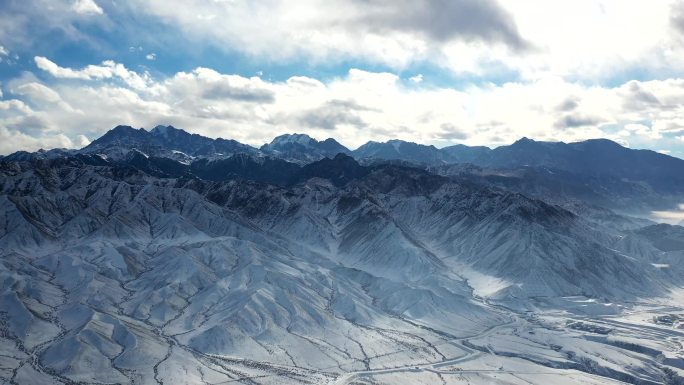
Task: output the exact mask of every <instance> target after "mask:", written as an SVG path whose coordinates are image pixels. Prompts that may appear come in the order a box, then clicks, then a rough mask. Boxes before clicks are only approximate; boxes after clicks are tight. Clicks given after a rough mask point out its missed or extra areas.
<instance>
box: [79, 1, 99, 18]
mask: <svg viewBox="0 0 684 385" xmlns="http://www.w3.org/2000/svg"><path fill="white" fill-rule="evenodd" d="M71 9H73V10H74V11H75V12H76V13H79V14H82V15H102V13H103V11H102V8H100V6H99V5H97V3H95V1H93V0H76V1H74V4H73V5H72V6H71Z"/></svg>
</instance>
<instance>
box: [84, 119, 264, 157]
mask: <svg viewBox="0 0 684 385" xmlns="http://www.w3.org/2000/svg"><path fill="white" fill-rule="evenodd" d="M133 149H136V150H138V151H140V152H142V153H144V154H145V155H148V156H157V157H168V158H173V159H177V160H183V161H187V160H189V159H192V158H194V157H199V156H205V157H206V156H230V155H233V154H242V153H245V154H256V153H257V152H258V150H257V149H255V148H253V147H251V146H248V145H246V144H242V143H240V142H237V141H235V140H232V139H222V138H218V139H211V138H207V137H205V136H201V135H198V134H190V133H188V132H187V131H185V130H182V129H178V128H175V127H173V126H156V127H155V128H153V129H152V130H150V131H147V130H145V129H144V128H140V129H135V128H132V127H130V126H117V127H114V128H113V129H111V130H109V131H108V132H106V133H105V134H104V135H103V136H101V137H100V138H98V139H96V140H94V141H93V142H92V143H90V144H89V145H88V146H86V147H84V148H83V149H81V150H80V151H79V152H80V153H83V154H103V155H106V156H107V157H108V158H112V159H115V160H120V159H124V158H125V157H126V155H127V154H128V152H129V151H131V150H133Z"/></svg>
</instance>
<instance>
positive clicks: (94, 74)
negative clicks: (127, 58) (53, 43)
mask: <svg viewBox="0 0 684 385" xmlns="http://www.w3.org/2000/svg"><path fill="white" fill-rule="evenodd" d="M34 61H35V63H36V66H37V67H38V68H40V69H41V70H43V71H45V72H47V73H49V74H50V75H52V76H54V77H56V78H63V79H81V80H94V79H112V78H118V79H120V80H122V81H123V82H124V83H126V84H127V85H128V86H130V87H131V88H135V89H139V90H140V89H144V88H146V87H147V85H148V83H149V82H150V78H149V75H148V74H147V73H143V74H138V73H136V72H134V71H130V70H128V69H127V68H126V67H124V66H123V64H119V63H115V62H114V61H111V60H105V61H103V62H102V64H101V65H88V66H86V67H85V68H82V69H72V68H65V67H60V66H58V65H57V64H55V63H54V62H52V61H51V60H50V59H48V58H45V57H42V56H36V57H35V58H34Z"/></svg>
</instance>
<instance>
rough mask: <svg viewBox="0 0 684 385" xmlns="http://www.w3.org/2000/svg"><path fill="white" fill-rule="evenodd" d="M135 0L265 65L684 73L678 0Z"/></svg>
mask: <svg viewBox="0 0 684 385" xmlns="http://www.w3.org/2000/svg"><path fill="white" fill-rule="evenodd" d="M132 1H133V3H134V4H135V6H136V7H137V8H136V9H139V10H140V11H141V12H144V13H147V14H149V15H152V16H153V17H155V18H158V19H159V20H161V21H162V22H165V23H167V24H168V25H170V26H172V27H173V28H179V29H181V30H182V31H184V32H185V33H186V35H187V36H190V37H191V38H193V39H196V40H197V41H198V42H203V41H206V40H212V41H221V42H224V44H222V46H224V47H226V49H228V50H231V51H234V50H238V51H241V52H242V53H244V54H246V55H248V56H253V57H259V58H262V59H266V60H290V59H295V60H300V59H301V57H302V56H303V57H306V58H307V59H308V60H309V61H311V62H313V63H314V64H316V63H322V62H325V63H327V64H329V63H330V62H334V61H341V60H343V59H348V58H354V59H360V60H366V61H371V62H377V63H382V64H385V65H388V66H390V67H391V68H395V69H402V68H406V67H407V66H410V65H411V64H412V63H416V62H429V63H431V64H436V65H437V66H440V67H444V68H446V69H448V70H450V71H453V72H455V73H473V74H477V75H482V76H487V75H499V74H501V73H502V71H504V73H508V72H509V71H516V72H518V73H519V74H520V75H521V77H522V78H524V79H532V80H534V79H540V78H542V77H544V76H561V77H564V78H572V79H575V78H582V79H603V78H611V77H615V76H619V71H623V70H624V71H634V70H637V69H640V70H643V71H659V72H666V73H668V74H672V73H681V72H682V71H684V62H683V61H682V60H680V58H681V57H682V56H683V55H684V45H683V44H681V43H682V38H681V36H682V34H681V31H680V29H681V30H684V27H681V28H679V27H680V24H681V23H679V22H676V21H672V22H671V19H672V14H673V7H675V6H676V4H678V2H677V1H672V0H655V1H652V2H649V3H648V4H647V5H646V4H644V2H643V1H641V0H577V1H572V2H553V1H551V2H550V1H548V0H507V1H500V2H496V1H493V0H486V1H464V0H454V1H448V2H436V1H428V0H422V1H421V0H418V1H408V0H396V1H389V0H377V1H373V2H368V1H362V0H351V1H341V0H338V1H330V0H325V1H324V0H302V1H296V2H292V1H285V0H272V1H268V2H265V3H263V2H262V3H258V2H257V3H255V2H251V1H248V0H235V1H229V2H228V1H226V2H217V1H201V0H189V1H185V2H182V3H179V4H176V5H174V6H169V5H168V2H167V1H165V0H145V1H143V0H132ZM331 9H334V12H331ZM198 20H201V22H198ZM673 20H674V19H673ZM677 20H679V19H677ZM673 24H674V26H673ZM616 69H617V70H618V73H617V74H616Z"/></svg>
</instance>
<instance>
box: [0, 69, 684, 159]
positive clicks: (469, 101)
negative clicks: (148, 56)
mask: <svg viewBox="0 0 684 385" xmlns="http://www.w3.org/2000/svg"><path fill="white" fill-rule="evenodd" d="M36 63H37V64H38V66H39V67H40V68H42V69H43V70H45V71H46V72H48V73H50V74H52V75H53V76H54V78H53V79H52V81H51V82H50V83H49V87H48V86H47V85H43V84H39V83H38V82H37V81H36V80H35V79H34V78H27V79H26V80H22V79H18V80H16V81H15V82H14V83H11V84H12V86H11V89H12V90H16V91H17V93H16V94H17V97H18V99H11V100H3V101H1V102H0V126H2V127H5V129H6V130H9V131H10V132H13V131H17V132H24V133H26V132H28V131H26V129H25V127H35V129H34V130H33V131H32V132H38V133H39V134H40V135H42V134H41V133H42V132H50V133H51V135H52V133H57V132H59V133H63V134H64V135H66V136H67V137H69V138H72V139H71V140H72V142H74V143H76V144H80V143H82V142H83V141H82V140H81V139H82V138H79V137H78V135H86V136H88V137H90V138H95V137H97V136H99V135H101V134H102V133H103V132H104V131H106V130H107V129H109V128H111V127H113V126H115V125H117V124H131V125H134V126H137V127H153V126H155V125H157V124H161V123H170V124H173V125H176V126H178V127H183V128H186V129H188V130H190V131H193V132H196V133H200V134H203V135H207V136H211V137H219V136H221V137H224V138H234V139H236V140H239V141H242V142H246V143H249V144H252V145H260V144H262V143H264V142H267V141H270V140H271V139H272V138H273V137H274V136H276V135H279V134H283V133H288V132H293V131H298V132H306V133H309V134H310V135H313V136H315V137H318V138H321V139H324V138H327V137H331V136H332V137H336V138H338V139H339V140H340V141H341V142H342V143H344V144H346V145H348V146H350V147H356V146H359V145H361V144H363V143H364V142H366V141H368V140H381V141H384V140H388V139H391V138H399V139H405V140H411V141H416V142H420V143H431V144H435V145H448V144H452V143H454V141H457V142H461V143H465V144H469V145H490V146H492V145H501V144H508V143H511V142H513V141H515V140H517V139H519V138H520V137H522V136H527V137H531V138H534V139H538V140H563V141H576V140H584V139H588V138H596V137H607V138H610V139H613V140H616V141H618V142H620V143H623V144H630V145H632V147H643V146H644V145H648V147H650V148H654V149H663V150H670V151H672V150H676V151H673V153H674V154H675V155H677V154H679V151H680V150H677V149H676V148H673V144H674V142H675V140H674V138H675V136H674V135H675V134H676V133H678V132H684V121H682V118H681V116H684V87H683V85H684V80H682V79H668V80H657V81H646V82H638V81H631V82H627V83H625V84H622V85H619V86H616V87H599V86H585V85H582V84H579V83H572V82H568V81H567V80H564V79H563V78H561V77H545V78H543V79H539V80H536V81H532V82H509V83H505V84H502V85H500V86H497V85H493V84H489V85H483V86H470V87H467V88H464V89H460V90H456V89H452V88H439V87H435V86H429V87H427V86H422V85H421V84H410V85H407V84H406V83H405V82H404V81H403V80H402V79H401V78H400V77H399V76H397V75H395V74H392V73H377V72H368V71H363V70H359V69H351V70H350V71H349V72H348V73H347V74H346V75H345V76H343V77H338V78H334V79H332V80H328V81H325V82H322V81H319V80H317V79H314V78H310V77H302V76H297V77H291V78H289V79H287V80H286V81H267V80H264V79H261V78H260V77H256V76H255V77H249V78H248V77H243V76H239V75H231V74H222V73H220V72H217V71H215V70H212V69H209V68H196V69H195V70H193V71H190V72H179V73H176V74H175V75H173V76H170V77H168V78H166V79H158V80H154V79H151V78H150V77H149V75H146V74H144V73H143V74H138V73H136V72H134V71H131V70H129V69H127V68H125V67H124V66H123V65H121V64H119V63H115V62H110V61H106V62H104V63H102V64H101V65H90V66H86V67H84V68H81V69H73V68H65V67H60V66H59V65H57V64H55V63H53V62H51V61H49V60H48V59H45V58H36ZM73 79H77V80H78V81H74V80H73ZM15 83H16V84H15ZM13 92H14V91H13ZM58 98H59V100H58ZM24 99H25V100H28V101H30V102H31V104H30V106H31V107H29V105H27V104H26V103H25V102H24V101H23V100H24ZM113 112H115V113H113ZM676 142H679V143H681V142H680V141H676ZM678 156H681V155H678Z"/></svg>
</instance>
